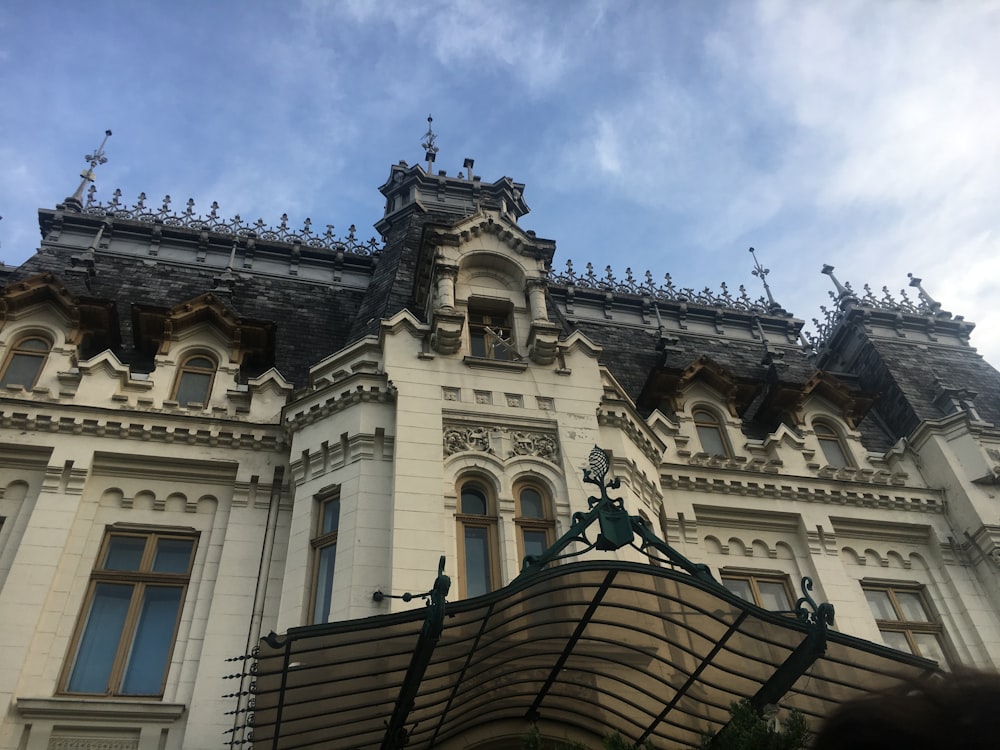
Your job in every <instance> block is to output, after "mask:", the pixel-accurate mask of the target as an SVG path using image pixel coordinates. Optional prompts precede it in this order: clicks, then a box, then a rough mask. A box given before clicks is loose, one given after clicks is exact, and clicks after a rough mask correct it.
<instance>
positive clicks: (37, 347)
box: [14, 339, 49, 352]
mask: <svg viewBox="0 0 1000 750" xmlns="http://www.w3.org/2000/svg"><path fill="white" fill-rule="evenodd" d="M14 348H15V349H22V350H27V351H33V352H47V351H48V350H49V345H48V344H47V343H46V342H45V341H43V340H42V339H25V340H24V341H22V342H21V343H19V344H18V345H17V346H15V347H14Z"/></svg>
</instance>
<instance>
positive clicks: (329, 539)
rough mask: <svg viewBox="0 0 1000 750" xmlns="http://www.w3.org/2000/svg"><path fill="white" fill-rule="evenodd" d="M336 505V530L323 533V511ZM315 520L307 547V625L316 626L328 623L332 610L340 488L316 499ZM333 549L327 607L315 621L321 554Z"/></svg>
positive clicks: (338, 530)
mask: <svg viewBox="0 0 1000 750" xmlns="http://www.w3.org/2000/svg"><path fill="white" fill-rule="evenodd" d="M334 505H336V508H337V522H336V528H334V529H332V530H330V531H327V532H324V531H323V526H324V520H325V518H326V515H325V511H326V508H327V507H332V506H334ZM315 507H316V519H315V521H314V522H313V535H312V538H311V539H310V540H309V546H310V549H311V553H312V558H313V559H312V566H311V574H310V584H309V609H308V610H307V612H308V615H309V616H308V624H311V625H317V624H321V623H325V622H329V618H330V612H332V610H333V583H334V581H335V580H336V575H337V574H336V570H337V538H338V535H339V533H340V516H341V510H342V506H341V504H340V488H339V487H338V488H337V489H335V490H334V491H332V492H329V493H325V494H323V495H319V496H317V497H316V505H315ZM331 547H332V548H333V565H332V567H331V570H330V575H329V598H330V601H329V607H328V611H327V613H326V617H325V618H324V619H317V614H318V613H317V611H316V607H317V606H318V604H319V593H320V583H321V581H320V574H321V570H320V566H321V563H322V558H323V552H324V550H328V549H330V548H331Z"/></svg>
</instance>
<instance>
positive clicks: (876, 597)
mask: <svg viewBox="0 0 1000 750" xmlns="http://www.w3.org/2000/svg"><path fill="white" fill-rule="evenodd" d="M862 588H864V591H865V599H867V600H868V606H869V607H871V610H872V614H873V615H875V623H876V624H877V625H878V629H879V632H881V633H882V640H883V641H885V645H887V646H889V647H890V648H895V649H898V650H899V651H908V652H910V653H911V654H916V655H917V656H923V657H924V658H926V659H933V660H934V661H936V662H937V663H938V664H940V665H941V666H942V667H947V666H948V659H947V657H946V656H945V649H944V628H943V627H942V626H941V623H940V622H938V621H937V618H936V617H935V616H934V615H933V614H932V613H931V608H930V606H929V602H928V600H927V592H926V591H925V590H924V587H923V586H917V585H914V586H907V585H906V584H876V583H868V582H864V583H862Z"/></svg>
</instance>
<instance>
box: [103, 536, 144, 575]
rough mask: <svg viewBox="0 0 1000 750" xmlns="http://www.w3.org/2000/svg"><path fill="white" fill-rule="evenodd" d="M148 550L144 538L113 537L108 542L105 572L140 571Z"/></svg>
mask: <svg viewBox="0 0 1000 750" xmlns="http://www.w3.org/2000/svg"><path fill="white" fill-rule="evenodd" d="M145 550H146V537H144V536H113V537H111V538H110V539H109V540H108V551H107V554H106V555H105V556H104V569H105V570H138V569H139V563H141V562H142V553H143V552H145Z"/></svg>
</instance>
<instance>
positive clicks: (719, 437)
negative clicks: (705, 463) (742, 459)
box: [694, 409, 731, 458]
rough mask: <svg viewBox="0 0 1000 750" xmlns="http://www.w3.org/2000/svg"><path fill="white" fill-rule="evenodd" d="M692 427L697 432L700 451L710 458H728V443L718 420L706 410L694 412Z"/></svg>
mask: <svg viewBox="0 0 1000 750" xmlns="http://www.w3.org/2000/svg"><path fill="white" fill-rule="evenodd" d="M694 426H695V429H696V430H697V431H698V440H699V441H700V442H701V449H702V450H703V451H704V452H705V453H708V454H709V455H710V456H725V457H726V458H729V457H730V455H731V453H730V451H729V443H728V442H726V436H725V435H724V434H723V432H722V424H721V423H720V422H719V418H718V417H717V416H715V414H713V413H712V412H710V411H709V410H708V409H695V410H694Z"/></svg>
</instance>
